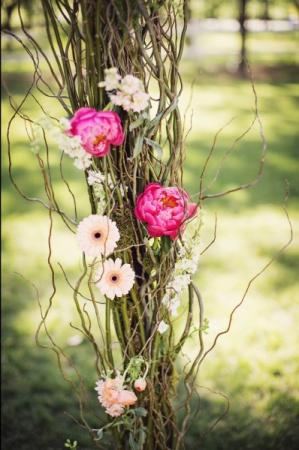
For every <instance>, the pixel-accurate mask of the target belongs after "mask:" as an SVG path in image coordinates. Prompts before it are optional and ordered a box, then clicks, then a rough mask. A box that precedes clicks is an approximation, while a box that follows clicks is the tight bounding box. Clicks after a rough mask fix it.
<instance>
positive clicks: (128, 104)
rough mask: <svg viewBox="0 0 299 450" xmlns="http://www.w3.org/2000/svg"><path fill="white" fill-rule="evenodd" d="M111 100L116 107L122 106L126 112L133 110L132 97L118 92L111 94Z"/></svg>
mask: <svg viewBox="0 0 299 450" xmlns="http://www.w3.org/2000/svg"><path fill="white" fill-rule="evenodd" d="M110 100H111V101H112V103H114V105H116V106H121V107H122V108H123V109H124V110H125V111H130V109H132V106H133V103H132V97H131V96H130V95H128V94H126V93H125V92H122V91H117V92H116V94H110Z"/></svg>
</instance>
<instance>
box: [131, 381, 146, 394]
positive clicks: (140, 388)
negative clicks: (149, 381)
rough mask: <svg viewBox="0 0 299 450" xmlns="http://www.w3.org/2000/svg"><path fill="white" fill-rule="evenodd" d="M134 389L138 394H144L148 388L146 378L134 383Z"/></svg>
mask: <svg viewBox="0 0 299 450" xmlns="http://www.w3.org/2000/svg"><path fill="white" fill-rule="evenodd" d="M134 388H135V390H136V391H137V392H142V391H144V390H145V388H146V381H145V379H144V378H138V379H137V380H136V381H135V383H134Z"/></svg>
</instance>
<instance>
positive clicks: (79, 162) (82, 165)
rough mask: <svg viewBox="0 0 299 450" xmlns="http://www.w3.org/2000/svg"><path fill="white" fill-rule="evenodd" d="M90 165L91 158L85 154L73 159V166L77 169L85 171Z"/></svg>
mask: <svg viewBox="0 0 299 450" xmlns="http://www.w3.org/2000/svg"><path fill="white" fill-rule="evenodd" d="M91 164H92V157H91V155H89V154H88V153H86V152H84V153H82V154H80V155H78V156H77V157H75V160H74V165H75V166H76V167H77V169H80V170H86V169H88V168H89V167H90V166H91Z"/></svg>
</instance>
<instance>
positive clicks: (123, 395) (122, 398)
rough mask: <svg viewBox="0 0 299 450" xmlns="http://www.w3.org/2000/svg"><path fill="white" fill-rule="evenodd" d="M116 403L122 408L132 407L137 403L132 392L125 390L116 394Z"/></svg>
mask: <svg viewBox="0 0 299 450" xmlns="http://www.w3.org/2000/svg"><path fill="white" fill-rule="evenodd" d="M118 402H119V403H120V404H121V405H123V406H131V405H134V403H136V402H137V397H136V395H135V394H134V392H131V391H127V390H126V389H123V390H122V391H120V393H119V394H118Z"/></svg>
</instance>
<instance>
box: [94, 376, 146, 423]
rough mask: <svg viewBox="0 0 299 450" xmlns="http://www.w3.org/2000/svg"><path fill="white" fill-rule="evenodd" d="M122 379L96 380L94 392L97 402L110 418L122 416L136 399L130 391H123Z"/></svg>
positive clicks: (119, 377)
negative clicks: (96, 394)
mask: <svg viewBox="0 0 299 450" xmlns="http://www.w3.org/2000/svg"><path fill="white" fill-rule="evenodd" d="M123 381H124V380H123V377H121V376H117V377H116V378H106V379H105V380H98V381H97V383H96V388H95V390H96V391H97V393H98V399H99V402H100V403H101V404H102V405H103V406H104V408H105V410H106V413H107V414H109V415H110V416H112V417H117V416H120V415H121V414H123V412H124V409H125V408H126V407H127V406H131V405H134V404H135V403H136V402H137V397H136V395H135V394H134V392H132V391H128V390H127V389H124V386H123Z"/></svg>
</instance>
